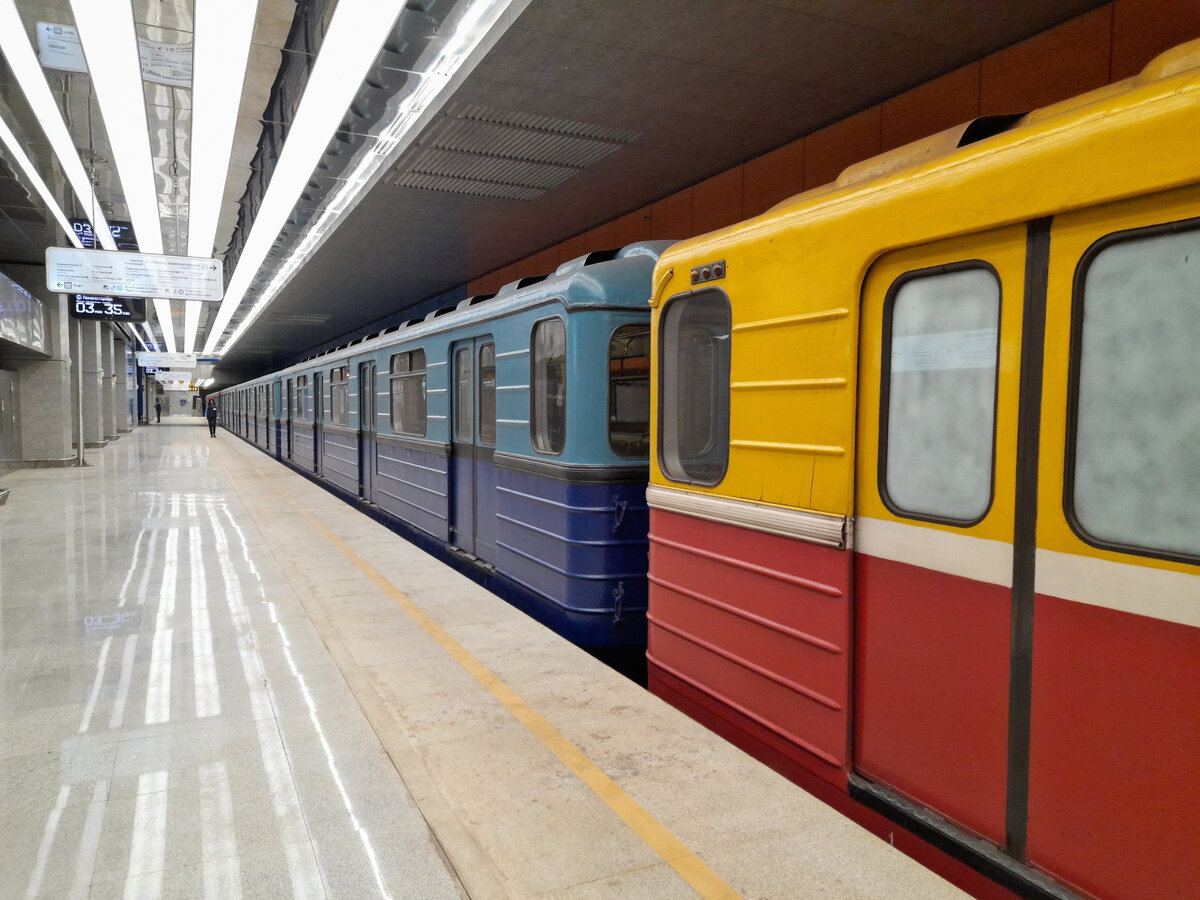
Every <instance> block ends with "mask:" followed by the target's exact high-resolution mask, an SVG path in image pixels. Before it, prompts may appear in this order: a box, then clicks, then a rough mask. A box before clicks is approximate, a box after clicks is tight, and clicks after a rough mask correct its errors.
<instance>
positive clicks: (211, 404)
mask: <svg viewBox="0 0 1200 900" xmlns="http://www.w3.org/2000/svg"><path fill="white" fill-rule="evenodd" d="M204 418H206V419H208V436H209V437H216V436H217V401H216V400H214V399H213V398H212V397H209V398H208V408H207V409H205V411H204Z"/></svg>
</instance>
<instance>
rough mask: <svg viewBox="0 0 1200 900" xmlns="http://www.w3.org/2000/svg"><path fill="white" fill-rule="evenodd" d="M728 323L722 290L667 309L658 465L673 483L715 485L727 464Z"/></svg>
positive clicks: (683, 300) (726, 301)
mask: <svg viewBox="0 0 1200 900" xmlns="http://www.w3.org/2000/svg"><path fill="white" fill-rule="evenodd" d="M730 322H731V317H730V309H729V299H728V298H727V297H726V296H725V295H724V294H723V293H721V292H719V291H703V292H701V293H698V294H692V295H689V296H686V297H681V298H679V299H676V300H672V301H671V302H670V303H669V304H668V305H667V306H666V308H665V309H664V310H663V314H662V324H661V340H662V361H663V362H662V373H661V378H662V380H661V382H660V384H659V390H660V402H659V408H660V413H659V415H660V416H661V425H662V428H661V431H660V434H661V435H662V441H661V444H660V447H659V456H660V459H659V464H660V465H661V466H662V470H663V474H665V475H666V476H667V477H668V478H670V479H672V480H673V481H684V482H689V483H692V484H717V483H718V482H719V481H720V480H721V479H722V478H724V477H725V471H726V469H727V468H728V467H729V363H730V340H729V338H730Z"/></svg>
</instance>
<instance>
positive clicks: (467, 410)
mask: <svg viewBox="0 0 1200 900" xmlns="http://www.w3.org/2000/svg"><path fill="white" fill-rule="evenodd" d="M454 384H455V394H454V399H455V401H456V402H455V404H454V440H456V441H459V442H460V443H464V444H465V443H470V442H471V437H472V436H471V416H472V412H471V406H472V404H471V348H470V347H459V348H458V350H456V351H455V352H454Z"/></svg>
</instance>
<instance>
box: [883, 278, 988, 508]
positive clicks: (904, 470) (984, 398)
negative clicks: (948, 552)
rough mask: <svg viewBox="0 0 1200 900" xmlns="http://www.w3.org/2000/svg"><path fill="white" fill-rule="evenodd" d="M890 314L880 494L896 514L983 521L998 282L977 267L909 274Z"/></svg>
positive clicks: (891, 294) (894, 294) (892, 296)
mask: <svg viewBox="0 0 1200 900" xmlns="http://www.w3.org/2000/svg"><path fill="white" fill-rule="evenodd" d="M884 316H885V319H884V326H883V345H884V351H883V352H884V359H883V372H884V382H883V386H882V392H881V395H882V409H881V416H880V418H881V422H880V441H881V447H880V494H881V495H882V497H883V499H884V502H885V503H886V504H887V505H888V508H889V509H891V510H892V512H894V513H896V514H898V515H903V516H908V517H910V518H918V519H927V520H933V521H941V522H949V523H953V524H960V525H967V524H973V523H975V522H978V521H979V520H981V519H982V518H983V517H984V515H986V514H987V511H988V508H989V507H990V506H991V504H992V482H993V479H992V468H993V447H994V445H995V422H996V372H997V360H998V353H999V335H1000V280H999V278H998V277H997V275H996V273H995V272H994V271H993V270H992V269H991V268H990V267H988V266H985V265H984V264H981V263H966V264H962V265H956V266H952V267H943V268H940V269H934V270H924V271H919V272H909V273H906V274H905V275H902V276H901V277H900V278H898V279H897V280H896V282H895V283H894V284H893V285H892V287H891V288H890V289H889V291H888V299H887V303H886V305H885V312H884Z"/></svg>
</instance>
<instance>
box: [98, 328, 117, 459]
mask: <svg viewBox="0 0 1200 900" xmlns="http://www.w3.org/2000/svg"><path fill="white" fill-rule="evenodd" d="M97 338H98V340H99V342H100V431H101V433H102V434H103V435H104V440H106V441H111V440H114V439H115V438H116V437H117V414H116V399H117V398H116V384H117V380H116V377H115V376H116V364H115V363H114V361H113V360H114V354H113V349H114V348H113V335H112V326H110V325H108V324H107V323H105V324H102V325H101V326H100V330H99V332H98V334H97Z"/></svg>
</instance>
